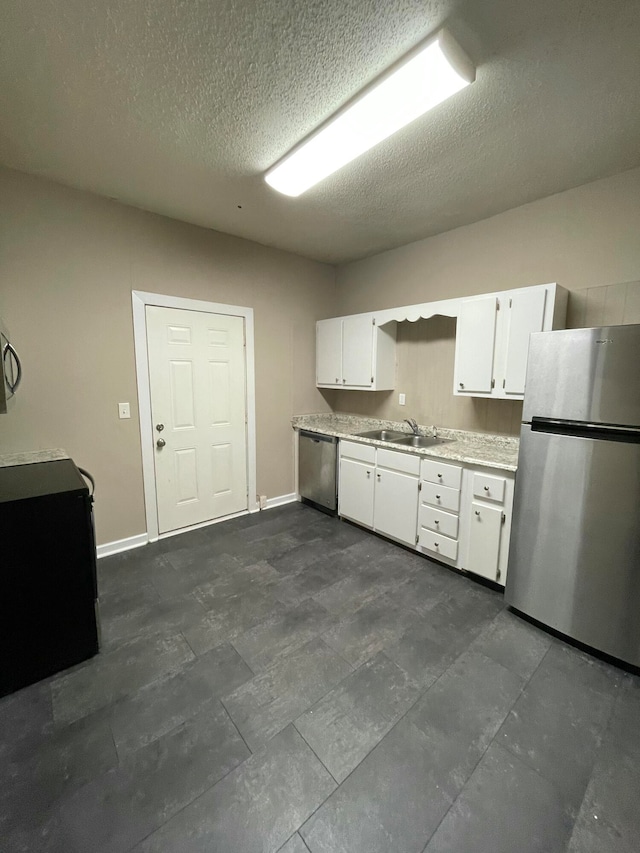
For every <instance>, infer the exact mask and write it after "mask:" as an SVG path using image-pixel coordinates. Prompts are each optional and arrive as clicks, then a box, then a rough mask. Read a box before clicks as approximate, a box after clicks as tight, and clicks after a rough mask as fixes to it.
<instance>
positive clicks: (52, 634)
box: [0, 459, 98, 696]
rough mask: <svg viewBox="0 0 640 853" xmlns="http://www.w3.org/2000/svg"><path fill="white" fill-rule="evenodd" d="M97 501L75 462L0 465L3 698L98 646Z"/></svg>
mask: <svg viewBox="0 0 640 853" xmlns="http://www.w3.org/2000/svg"><path fill="white" fill-rule="evenodd" d="M96 599H97V587H96V549H95V540H94V533H93V516H92V498H91V496H90V495H89V489H88V487H87V485H86V483H85V481H84V480H83V478H82V476H81V474H80V472H79V471H78V469H77V468H76V466H75V465H74V463H73V462H72V461H71V460H70V459H66V460H60V461H56V462H40V463H35V464H31V465H16V466H12V467H9V468H0V696H3V695H5V694H7V693H12V692H13V691H14V690H18V689H19V688H20V687H24V686H26V685H27V684H32V683H33V682H35V681H39V680H40V679H41V678H45V677H46V676H48V675H52V674H53V673H56V672H59V671H60V670H62V669H66V668H67V667H69V666H72V665H73V664H76V663H79V662H80V661H83V660H86V659H87V658H90V657H91V656H92V655H95V654H96V652H97V651H98V627H97V618H96V615H97V611H96V607H97V605H96Z"/></svg>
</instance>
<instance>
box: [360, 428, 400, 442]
mask: <svg viewBox="0 0 640 853" xmlns="http://www.w3.org/2000/svg"><path fill="white" fill-rule="evenodd" d="M356 435H357V436H358V438H373V439H375V440H376V441H399V439H401V438H407V433H406V432H399V431H398V430H393V429H372V430H370V431H369V432H358V433H356Z"/></svg>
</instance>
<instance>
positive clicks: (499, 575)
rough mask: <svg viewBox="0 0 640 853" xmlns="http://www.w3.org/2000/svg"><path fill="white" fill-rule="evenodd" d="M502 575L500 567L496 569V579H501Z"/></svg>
mask: <svg viewBox="0 0 640 853" xmlns="http://www.w3.org/2000/svg"><path fill="white" fill-rule="evenodd" d="M501 576H502V572H501V571H500V569H496V580H497V581H499V580H500V577H501Z"/></svg>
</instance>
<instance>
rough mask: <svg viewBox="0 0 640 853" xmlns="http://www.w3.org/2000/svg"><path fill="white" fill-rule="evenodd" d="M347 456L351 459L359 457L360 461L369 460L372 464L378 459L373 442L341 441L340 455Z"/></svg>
mask: <svg viewBox="0 0 640 853" xmlns="http://www.w3.org/2000/svg"><path fill="white" fill-rule="evenodd" d="M343 456H347V457H348V458H349V459H357V460H358V461H359V462H368V463H369V464H370V465H373V463H374V462H375V460H376V449H375V447H374V446H373V445H372V444H360V443H359V442H355V441H341V442H340V457H343Z"/></svg>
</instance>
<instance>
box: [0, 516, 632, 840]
mask: <svg viewBox="0 0 640 853" xmlns="http://www.w3.org/2000/svg"><path fill="white" fill-rule="evenodd" d="M99 580H100V590H101V596H100V597H101V612H102V618H103V649H102V653H101V654H100V655H99V656H98V657H96V658H94V659H93V660H92V661H89V662H87V663H85V664H82V665H80V666H78V667H75V668H74V669H73V670H69V671H67V672H65V673H63V674H61V675H59V676H57V677H55V678H52V679H49V680H47V681H45V682H42V683H40V684H38V685H34V686H33V687H30V688H27V689H25V690H23V691H21V692H19V693H17V694H14V695H13V696H10V697H5V698H4V699H2V700H0V839H1V840H0V849H1V850H2V851H3V853H14V851H30V853H33V851H55V853H91V851H96V853H98V851H99V853H106V851H111V853H124V851H130V850H131V851H135V853H205V851H209V853H252V851H274V853H275V851H278V850H280V851H285V853H308V851H311V853H338V851H344V853H404V851H406V853H422V851H426V853H467V851H468V853H485V851H486V853H516V851H517V853H528V851H540V853H554V851H569V853H596V851H597V853H614V851H615V853H625V851H629V853H630V851H637V850H638V838H639V837H640V810H639V809H638V807H637V799H638V791H639V790H640V679H637V678H634V677H632V676H630V675H628V674H625V673H623V672H622V671H620V670H617V669H615V668H613V667H610V666H608V665H606V664H604V663H602V662H600V661H598V660H596V659H595V658H592V657H590V656H588V655H585V654H583V653H581V652H579V651H576V650H575V649H573V648H571V647H569V646H567V645H565V644H563V643H561V642H559V641H557V640H554V639H552V638H551V637H550V636H547V635H546V634H545V633H543V632H541V631H538V630H537V629H535V628H533V627H532V626H530V625H529V624H527V623H525V622H524V621H522V620H521V619H519V618H518V617H516V616H515V615H513V614H511V613H510V612H509V611H507V610H506V609H505V608H504V606H503V600H502V596H501V595H500V594H498V593H496V592H494V591H492V590H489V589H487V588H485V587H483V586H480V585H478V584H476V583H474V582H472V581H471V580H469V579H468V578H465V577H463V576H461V575H457V574H455V573H453V572H451V571H449V570H447V569H445V568H443V567H441V566H439V565H436V564H434V563H431V562H429V561H428V560H426V559H424V558H422V557H419V556H417V555H415V554H412V553H410V552H409V551H406V550H404V549H401V548H399V547H397V546H395V545H392V544H391V543H388V542H385V541H384V540H382V539H379V538H377V537H375V536H372V535H371V534H368V533H366V532H365V531H361V530H359V529H357V528H355V527H353V526H351V525H348V524H346V523H343V522H340V521H338V520H336V519H331V518H328V517H326V516H324V515H322V514H320V513H318V512H316V511H314V510H313V509H309V508H307V507H304V506H301V505H299V504H295V505H290V506H287V507H282V508H280V509H277V510H270V511H268V512H264V513H260V514H257V515H252V516H249V517H245V518H241V519H234V520H232V521H229V522H226V523H223V524H219V525H215V526H213V527H209V528H206V529H203V530H199V531H196V532H193V533H189V534H184V535H181V536H177V537H174V538H172V539H169V540H164V541H163V542H160V543H156V544H154V545H149V546H147V547H145V548H142V549H139V550H136V551H131V552H128V553H126V554H122V555H118V556H116V557H111V558H108V559H104V560H102V561H100V564H99Z"/></svg>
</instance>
